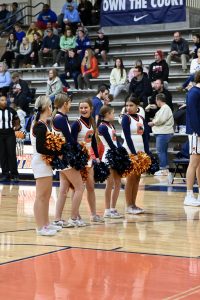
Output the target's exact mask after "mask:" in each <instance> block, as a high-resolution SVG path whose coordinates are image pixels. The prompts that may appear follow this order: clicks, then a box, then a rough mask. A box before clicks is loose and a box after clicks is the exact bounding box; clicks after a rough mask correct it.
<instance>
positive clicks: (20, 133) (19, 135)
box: [15, 131, 25, 140]
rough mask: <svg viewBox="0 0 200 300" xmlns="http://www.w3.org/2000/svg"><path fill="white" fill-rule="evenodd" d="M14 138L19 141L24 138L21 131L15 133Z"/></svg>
mask: <svg viewBox="0 0 200 300" xmlns="http://www.w3.org/2000/svg"><path fill="white" fill-rule="evenodd" d="M15 136H16V138H17V139H21V140H23V139H24V138H25V134H24V133H23V132H22V131H15Z"/></svg>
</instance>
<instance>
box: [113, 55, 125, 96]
mask: <svg viewBox="0 0 200 300" xmlns="http://www.w3.org/2000/svg"><path fill="white" fill-rule="evenodd" d="M126 81H127V75H126V70H125V68H124V64H123V60H122V58H120V57H117V58H116V59H115V65H114V68H113V69H112V71H111V73H110V94H111V95H113V98H114V99H115V98H116V97H117V96H118V95H119V94H120V92H121V91H126Z"/></svg>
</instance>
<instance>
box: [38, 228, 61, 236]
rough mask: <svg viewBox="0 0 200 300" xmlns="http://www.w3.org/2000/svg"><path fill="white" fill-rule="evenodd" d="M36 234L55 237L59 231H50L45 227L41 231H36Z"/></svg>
mask: <svg viewBox="0 0 200 300" xmlns="http://www.w3.org/2000/svg"><path fill="white" fill-rule="evenodd" d="M36 232H37V235H44V236H53V235H55V234H56V233H57V230H55V229H50V228H48V227H47V226H44V227H42V228H41V229H36Z"/></svg>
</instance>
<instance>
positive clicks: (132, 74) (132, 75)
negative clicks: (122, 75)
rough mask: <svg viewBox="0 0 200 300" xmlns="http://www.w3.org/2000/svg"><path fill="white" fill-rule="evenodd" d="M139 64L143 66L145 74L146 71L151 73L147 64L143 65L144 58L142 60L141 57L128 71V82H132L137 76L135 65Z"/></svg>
mask: <svg viewBox="0 0 200 300" xmlns="http://www.w3.org/2000/svg"><path fill="white" fill-rule="evenodd" d="M138 66H140V67H142V68H143V73H144V74H145V73H146V74H148V73H149V70H148V69H147V67H145V66H144V65H143V62H142V60H141V59H138V60H136V62H135V65H134V66H133V68H131V69H130V71H129V72H128V82H129V83H130V82H131V80H132V79H133V77H135V73H134V71H135V67H138Z"/></svg>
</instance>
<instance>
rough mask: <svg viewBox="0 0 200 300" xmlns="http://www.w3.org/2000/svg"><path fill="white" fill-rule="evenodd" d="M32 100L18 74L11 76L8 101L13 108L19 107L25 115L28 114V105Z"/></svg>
mask: <svg viewBox="0 0 200 300" xmlns="http://www.w3.org/2000/svg"><path fill="white" fill-rule="evenodd" d="M31 100H32V98H31V92H30V89H29V87H28V84H27V82H26V81H25V80H22V79H21V78H20V75H19V73H18V72H14V73H13V74H12V82H11V84H10V101H11V103H13V104H14V105H15V106H17V107H20V108H21V109H22V110H23V111H25V112H26V113H27V114H28V113H29V103H30V101H31Z"/></svg>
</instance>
